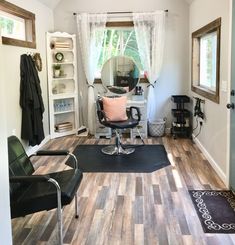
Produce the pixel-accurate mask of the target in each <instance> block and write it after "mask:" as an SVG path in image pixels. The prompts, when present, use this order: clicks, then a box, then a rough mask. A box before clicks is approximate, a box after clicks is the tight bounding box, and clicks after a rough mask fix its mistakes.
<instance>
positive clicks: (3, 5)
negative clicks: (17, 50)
mask: <svg viewBox="0 0 235 245" xmlns="http://www.w3.org/2000/svg"><path fill="white" fill-rule="evenodd" d="M0 10H2V11H4V12H6V13H8V14H12V15H14V16H17V17H20V18H22V19H25V21H26V32H27V22H31V23H30V26H31V27H32V29H30V32H31V39H32V41H24V40H18V39H14V38H9V37H2V43H3V44H7V45H12V46H20V47H27V48H36V31H35V14H34V13H31V12H29V11H27V10H25V9H23V8H20V7H18V6H16V5H14V4H12V3H9V2H7V1H0Z"/></svg>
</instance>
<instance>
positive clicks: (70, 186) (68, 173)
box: [8, 136, 83, 244]
mask: <svg viewBox="0 0 235 245" xmlns="http://www.w3.org/2000/svg"><path fill="white" fill-rule="evenodd" d="M8 155H9V178H10V204H11V218H16V217H21V216H25V215H27V214H32V213H35V212H39V211H42V210H50V209H54V208H57V219H58V235H59V243H58V244H63V227H62V207H63V206H64V205H67V204H70V203H71V201H72V200H73V198H74V197H75V217H76V218H78V213H77V195H76V193H77V189H78V187H79V185H80V183H81V180H82V176H83V175H82V172H81V171H80V170H79V168H78V164H77V159H76V157H75V156H74V155H73V154H72V153H69V152H68V151H64V150H62V151H61V150H60V151H38V152H37V153H35V154H33V155H32V156H66V155H70V156H71V157H72V158H73V160H74V169H70V170H64V171H60V172H55V173H50V174H45V175H33V173H34V171H35V170H34V168H33V165H32V163H31V161H30V157H31V156H30V157H28V156H27V154H26V152H25V150H24V148H23V146H22V144H21V142H20V141H19V139H18V138H17V137H15V136H10V137H9V138H8Z"/></svg>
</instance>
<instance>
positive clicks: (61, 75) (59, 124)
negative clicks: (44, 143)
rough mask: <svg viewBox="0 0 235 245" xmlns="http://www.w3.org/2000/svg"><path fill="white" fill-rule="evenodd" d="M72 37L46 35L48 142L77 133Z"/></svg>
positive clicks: (74, 44)
mask: <svg viewBox="0 0 235 245" xmlns="http://www.w3.org/2000/svg"><path fill="white" fill-rule="evenodd" d="M76 52H77V51H76V36H75V35H70V34H68V33H64V32H63V33H61V32H54V33H49V32H48V33H47V71H48V95H49V113H50V135H51V138H56V137H61V136H65V135H69V134H75V133H76V132H77V129H78V117H79V115H78V86H77V53H76Z"/></svg>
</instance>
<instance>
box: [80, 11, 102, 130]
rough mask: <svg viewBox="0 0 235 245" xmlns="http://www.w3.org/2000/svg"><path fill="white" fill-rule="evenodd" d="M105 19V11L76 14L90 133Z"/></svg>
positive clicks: (92, 124)
mask: <svg viewBox="0 0 235 245" xmlns="http://www.w3.org/2000/svg"><path fill="white" fill-rule="evenodd" d="M106 21H107V14H105V13H102V14H88V13H82V14H78V15H77V31H78V40H79V44H80V53H79V55H81V57H82V63H83V67H84V71H85V75H86V79H87V86H88V105H87V114H86V115H87V117H88V118H87V122H88V128H89V132H90V133H91V134H94V118H95V101H94V99H95V97H94V86H93V83H94V79H95V72H96V68H97V64H98V60H99V57H100V53H101V50H102V42H103V39H104V33H105V26H106ZM81 99H83V98H81ZM83 103H84V102H83Z"/></svg>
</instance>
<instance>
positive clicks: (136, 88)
mask: <svg viewBox="0 0 235 245" xmlns="http://www.w3.org/2000/svg"><path fill="white" fill-rule="evenodd" d="M135 95H143V89H142V87H141V86H136V87H135Z"/></svg>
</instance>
